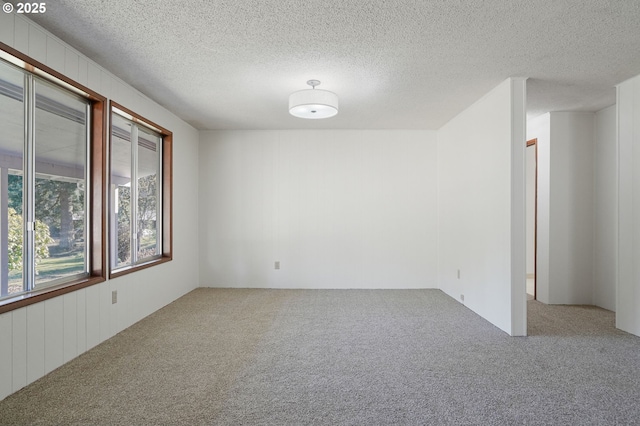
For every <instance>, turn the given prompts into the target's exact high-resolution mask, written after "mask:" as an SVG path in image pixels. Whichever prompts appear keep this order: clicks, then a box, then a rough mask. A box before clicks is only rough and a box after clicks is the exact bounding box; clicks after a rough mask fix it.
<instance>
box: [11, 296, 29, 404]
mask: <svg viewBox="0 0 640 426" xmlns="http://www.w3.org/2000/svg"><path fill="white" fill-rule="evenodd" d="M11 314H12V323H11V327H12V333H11V346H12V350H11V354H12V363H11V368H12V370H13V371H12V375H11V376H12V378H13V380H12V387H13V391H14V392H15V391H17V390H18V389H21V388H23V387H24V386H26V385H27V308H20V309H16V310H15V311H11Z"/></svg>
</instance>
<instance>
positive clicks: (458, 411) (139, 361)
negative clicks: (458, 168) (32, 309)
mask: <svg viewBox="0 0 640 426" xmlns="http://www.w3.org/2000/svg"><path fill="white" fill-rule="evenodd" d="M529 324H530V334H531V336H530V337H526V338H511V337H509V336H507V335H506V334H505V333H503V332H502V331H500V330H498V329H497V328H495V327H494V326H492V325H491V324H489V323H487V322H486V321H484V320H483V319H481V318H480V317H478V316H477V315H475V314H474V313H473V312H471V311H469V310H468V309H466V308H465V307H463V306H462V305H460V304H459V303H457V302H456V301H454V300H453V299H451V298H449V297H447V296H446V295H444V294H443V293H442V292H440V291H438V290H231V289H198V290H195V291H193V292H191V293H189V294H188V295H186V296H184V297H183V298H181V299H179V300H178V301H176V302H174V303H172V304H171V305H169V306H167V307H165V308H163V309H161V310H160V311H158V312H156V313H154V314H153V315H151V316H150V317H148V318H146V319H144V320H143V321H141V322H139V323H137V324H135V325H134V326H132V327H131V328H129V329H127V330H125V331H123V332H122V333H120V334H118V335H117V336H115V337H114V338H112V339H110V340H108V341H107V342H105V343H103V344H101V345H99V346H98V347H96V348H94V349H92V350H91V351H89V352H87V353H86V354H84V355H82V356H80V357H78V358H77V359H75V360H73V361H72V362H70V363H68V364H66V365H64V366H62V367H61V368H59V369H58V370H56V371H54V372H53V373H51V374H49V375H48V376H46V377H44V378H42V379H40V380H38V381H37V382H35V383H33V384H31V385H30V386H28V387H26V388H24V389H23V390H21V391H19V392H17V393H16V394H14V395H11V396H10V397H8V398H7V399H5V400H4V401H2V402H0V424H3V425H23V424H46V425H222V424H224V425H254V424H260V425H303V424H317V425H325V424H326V425H336V424H340V425H342V424H348V425H378V424H379V425H382V424H385V425H386V424H415V425H418V424H420V425H424V424H456V425H457V424H476V425H492V424H495V425H501V424H510V425H511V424H528V425H535V424H563V425H568V424H581V425H585V424H607V425H609V424H638V423H639V422H640V420H639V419H640V404H639V403H638V398H639V397H638V395H640V338H637V337H635V336H631V335H629V334H626V333H624V332H621V331H618V330H616V329H615V328H614V327H613V314H612V313H611V312H608V311H605V310H602V309H598V308H593V307H584V306H578V307H569V306H545V305H542V304H540V303H539V302H535V301H530V302H529Z"/></svg>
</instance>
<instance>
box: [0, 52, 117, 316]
mask: <svg viewBox="0 0 640 426" xmlns="http://www.w3.org/2000/svg"><path fill="white" fill-rule="evenodd" d="M0 58H2V59H4V60H5V61H7V62H9V63H11V64H13V65H15V66H17V67H18V68H21V69H23V70H25V71H26V72H29V73H31V74H33V75H35V76H38V77H40V78H42V79H44V80H46V81H48V82H50V83H53V84H54V85H57V86H59V87H61V88H63V89H65V90H68V91H70V92H74V93H76V94H79V95H81V96H82V97H84V98H86V99H87V100H88V101H89V103H90V112H91V117H90V120H91V121H90V126H91V127H90V130H89V135H90V140H89V141H88V145H87V150H88V152H89V155H88V158H89V164H87V167H88V168H89V182H88V185H89V187H90V191H89V202H88V209H89V214H88V218H89V220H90V224H89V228H88V232H87V237H88V241H87V246H88V248H89V257H88V259H87V261H88V275H87V276H84V277H81V278H76V279H72V280H69V281H66V282H64V283H60V284H57V285H56V284H54V285H51V286H47V287H44V288H41V289H35V290H31V291H27V292H24V293H20V294H18V295H16V296H13V297H11V296H9V297H6V298H3V299H0V314H2V313H5V312H9V311H12V310H15V309H18V308H22V307H25V306H28V305H31V304H34V303H38V302H42V301H44V300H47V299H51V298H53V297H57V296H61V295H63V294H66V293H70V292H72V291H76V290H80V289H82V288H85V287H89V286H92V285H95V284H98V283H100V282H104V281H105V280H106V268H105V266H106V261H107V259H106V241H107V240H106V237H107V228H106V225H107V224H106V210H105V208H104V206H105V205H106V202H107V197H106V195H107V194H106V182H107V179H106V170H107V164H106V153H107V146H106V140H107V135H106V132H107V126H106V123H107V121H106V120H107V112H108V110H107V98H106V97H104V96H102V95H100V94H98V93H97V92H95V91H93V90H91V89H89V88H88V87H86V86H84V85H82V84H80V83H78V82H76V81H74V80H72V79H71V78H69V77H66V76H65V75H63V74H61V73H59V72H57V71H55V70H53V69H52V68H49V67H48V66H46V65H44V64H42V63H40V62H38V61H36V60H35V59H33V58H31V57H29V56H27V55H25V54H23V53H21V52H19V51H17V50H15V49H13V48H12V47H10V46H7V45H6V44H4V43H2V42H0Z"/></svg>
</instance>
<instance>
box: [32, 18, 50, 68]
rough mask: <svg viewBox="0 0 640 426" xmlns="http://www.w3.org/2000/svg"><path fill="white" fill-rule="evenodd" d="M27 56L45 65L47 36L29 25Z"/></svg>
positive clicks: (37, 28)
mask: <svg viewBox="0 0 640 426" xmlns="http://www.w3.org/2000/svg"><path fill="white" fill-rule="evenodd" d="M28 54H29V56H31V57H32V58H33V59H35V60H36V61H39V62H42V63H43V64H45V65H48V64H47V35H46V34H45V33H44V31H42V30H40V29H39V27H37V26H35V25H29V53H28Z"/></svg>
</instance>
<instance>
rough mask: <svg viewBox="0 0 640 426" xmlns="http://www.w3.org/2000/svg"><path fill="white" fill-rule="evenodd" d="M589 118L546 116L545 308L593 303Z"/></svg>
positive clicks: (591, 136)
mask: <svg viewBox="0 0 640 426" xmlns="http://www.w3.org/2000/svg"><path fill="white" fill-rule="evenodd" d="M594 120H595V117H594V113H591V112H552V113H551V192H550V202H549V206H550V213H549V214H550V217H551V221H550V227H549V235H550V240H549V248H550V255H549V271H550V272H549V303H557V304H587V305H588V304H592V303H593V291H592V289H593V263H592V262H593V229H594V221H593V209H594V197H593V192H594V189H593V182H594V172H593V147H594V139H595V136H594V135H595V125H594V122H595V121H594Z"/></svg>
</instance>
